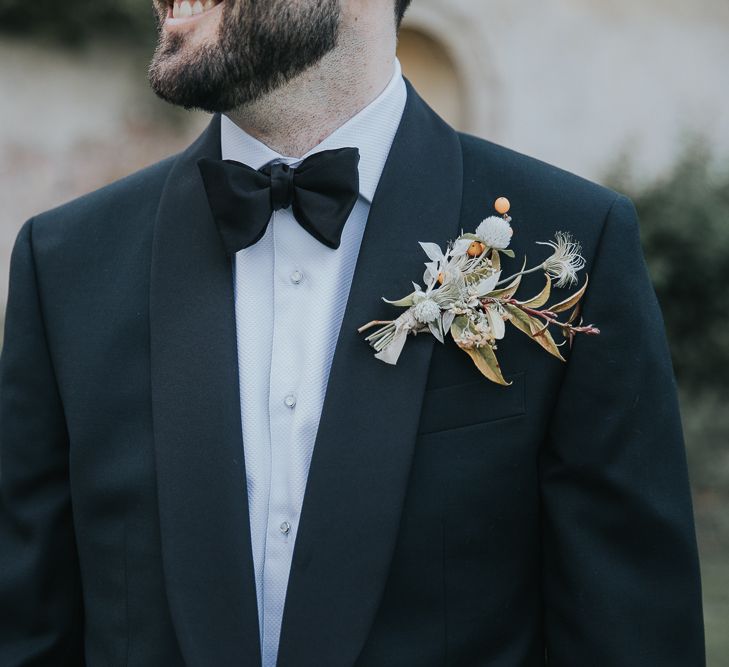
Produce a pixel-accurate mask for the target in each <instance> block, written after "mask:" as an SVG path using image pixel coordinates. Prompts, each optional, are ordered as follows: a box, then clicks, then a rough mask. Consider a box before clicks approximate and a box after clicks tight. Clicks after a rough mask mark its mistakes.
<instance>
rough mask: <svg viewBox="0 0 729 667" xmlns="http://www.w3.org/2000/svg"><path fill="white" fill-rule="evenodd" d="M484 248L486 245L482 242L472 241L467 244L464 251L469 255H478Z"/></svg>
mask: <svg viewBox="0 0 729 667" xmlns="http://www.w3.org/2000/svg"><path fill="white" fill-rule="evenodd" d="M484 250H486V246H485V245H484V244H483V243H481V242H480V241H474V242H473V243H472V244H471V245H470V246H468V250H467V251H466V252H467V253H468V256H469V257H478V256H479V255H481V254H482V253H483V251H484Z"/></svg>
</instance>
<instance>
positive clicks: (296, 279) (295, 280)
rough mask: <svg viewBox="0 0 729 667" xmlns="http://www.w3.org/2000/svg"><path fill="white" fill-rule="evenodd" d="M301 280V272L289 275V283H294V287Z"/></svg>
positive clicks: (302, 275)
mask: <svg viewBox="0 0 729 667" xmlns="http://www.w3.org/2000/svg"><path fill="white" fill-rule="evenodd" d="M303 279H304V274H303V273H301V271H294V272H293V273H292V274H291V282H292V283H294V285H298V284H299V283H300V282H301V281H302V280H303Z"/></svg>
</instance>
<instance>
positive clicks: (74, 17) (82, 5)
mask: <svg viewBox="0 0 729 667" xmlns="http://www.w3.org/2000/svg"><path fill="white" fill-rule="evenodd" d="M0 31H1V32H4V33H6V34H13V35H18V36H33V37H40V38H43V39H49V40H53V41H55V42H59V43H63V44H69V45H80V44H83V43H85V42H88V41H90V40H92V39H99V38H103V39H108V38H115V39H119V40H120V41H125V42H127V43H133V44H139V45H140V46H148V45H150V44H153V43H154V39H155V34H156V33H155V18H154V10H153V6H152V0H114V2H111V1H110V0H63V1H60V0H59V1H57V2H33V1H32V0H31V1H29V0H0Z"/></svg>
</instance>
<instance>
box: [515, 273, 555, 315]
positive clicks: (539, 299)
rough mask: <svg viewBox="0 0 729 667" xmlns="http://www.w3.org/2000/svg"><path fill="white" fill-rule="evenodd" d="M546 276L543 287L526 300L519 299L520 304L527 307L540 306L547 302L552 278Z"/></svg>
mask: <svg viewBox="0 0 729 667" xmlns="http://www.w3.org/2000/svg"><path fill="white" fill-rule="evenodd" d="M546 278H547V284H546V285H545V286H544V289H543V290H542V291H541V292H539V294H537V295H536V296H535V297H532V298H531V299H529V300H528V301H520V302H519V303H520V304H521V305H522V306H526V307H527V308H540V307H541V306H543V305H544V304H545V303H547V299H549V295H550V294H551V293H552V279H551V278H550V277H549V276H546Z"/></svg>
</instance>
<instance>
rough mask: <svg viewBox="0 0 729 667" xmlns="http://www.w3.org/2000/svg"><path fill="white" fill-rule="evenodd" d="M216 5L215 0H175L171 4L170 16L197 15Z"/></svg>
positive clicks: (176, 17)
mask: <svg viewBox="0 0 729 667" xmlns="http://www.w3.org/2000/svg"><path fill="white" fill-rule="evenodd" d="M217 6H218V1H217V0H205V1H204V2H203V0H175V2H174V4H173V5H172V18H173V19H182V18H189V17H190V16H197V15H198V14H202V13H203V12H206V11H208V10H209V9H213V7H217Z"/></svg>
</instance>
